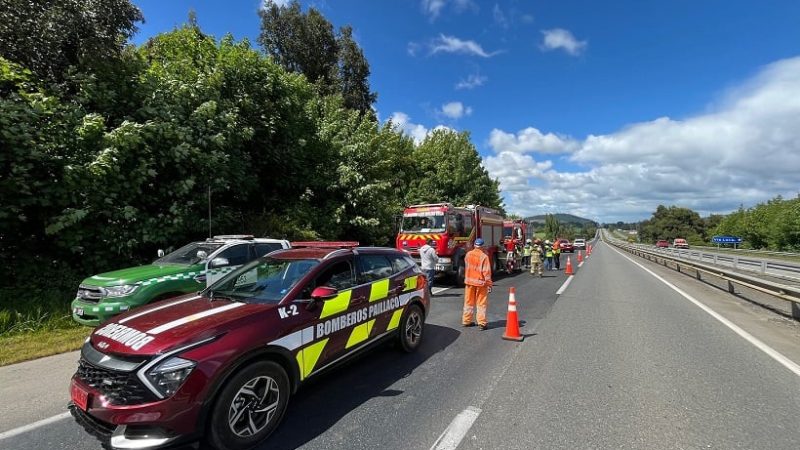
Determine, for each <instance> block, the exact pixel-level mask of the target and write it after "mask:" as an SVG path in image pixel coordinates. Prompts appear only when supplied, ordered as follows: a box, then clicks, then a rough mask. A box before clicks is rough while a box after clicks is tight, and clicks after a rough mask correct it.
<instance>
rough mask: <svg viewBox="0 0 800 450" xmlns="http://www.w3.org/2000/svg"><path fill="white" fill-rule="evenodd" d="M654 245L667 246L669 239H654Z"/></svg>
mask: <svg viewBox="0 0 800 450" xmlns="http://www.w3.org/2000/svg"><path fill="white" fill-rule="evenodd" d="M656 247H658V248H669V241H668V240H666V239H659V240H658V241H656Z"/></svg>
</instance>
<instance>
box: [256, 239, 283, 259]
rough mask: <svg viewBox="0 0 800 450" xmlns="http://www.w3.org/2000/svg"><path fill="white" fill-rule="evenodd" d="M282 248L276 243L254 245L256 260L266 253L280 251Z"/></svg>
mask: <svg viewBox="0 0 800 450" xmlns="http://www.w3.org/2000/svg"><path fill="white" fill-rule="evenodd" d="M282 248H283V246H282V245H281V244H280V243H278V242H268V243H261V244H256V258H261V257H262V256H264V255H266V254H267V253H270V252H274V251H275V250H280V249H282Z"/></svg>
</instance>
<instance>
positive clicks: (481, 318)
mask: <svg viewBox="0 0 800 450" xmlns="http://www.w3.org/2000/svg"><path fill="white" fill-rule="evenodd" d="M464 265H465V271H464V313H463V315H462V317H461V324H462V325H463V326H465V327H471V326H474V325H475V322H474V320H473V317H474V316H473V309H474V308H475V307H476V304H477V310H478V326H479V327H480V329H481V330H485V329H486V328H488V326H489V322H488V321H487V320H486V309H487V308H488V306H489V292H491V291H492V264H491V262H490V261H489V256H488V255H487V254H486V252H485V251H484V249H483V239H481V238H478V239H475V248H473V249H472V250H470V251H469V252H467V256H466V257H465V258H464Z"/></svg>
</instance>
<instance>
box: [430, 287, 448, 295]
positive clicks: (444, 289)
mask: <svg viewBox="0 0 800 450" xmlns="http://www.w3.org/2000/svg"><path fill="white" fill-rule="evenodd" d="M448 289H450V288H449V287H446V288H437V287H435V288H433V293H434V295H435V294H438V293H440V292H444V291H446V290H448Z"/></svg>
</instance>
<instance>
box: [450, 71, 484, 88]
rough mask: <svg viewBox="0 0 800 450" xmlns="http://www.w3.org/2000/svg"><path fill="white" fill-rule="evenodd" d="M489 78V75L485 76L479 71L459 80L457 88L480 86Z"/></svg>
mask: <svg viewBox="0 0 800 450" xmlns="http://www.w3.org/2000/svg"><path fill="white" fill-rule="evenodd" d="M488 80H489V77H487V76H483V75H480V74H477V73H473V74H470V75H469V76H468V77H467V79H466V80H465V79H463V78H462V79H461V80H458V83H456V89H475V88H476V87H478V86H483V85H484V83H486V81H488Z"/></svg>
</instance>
